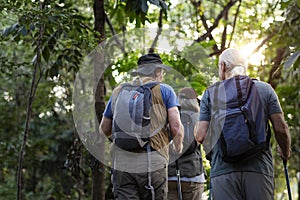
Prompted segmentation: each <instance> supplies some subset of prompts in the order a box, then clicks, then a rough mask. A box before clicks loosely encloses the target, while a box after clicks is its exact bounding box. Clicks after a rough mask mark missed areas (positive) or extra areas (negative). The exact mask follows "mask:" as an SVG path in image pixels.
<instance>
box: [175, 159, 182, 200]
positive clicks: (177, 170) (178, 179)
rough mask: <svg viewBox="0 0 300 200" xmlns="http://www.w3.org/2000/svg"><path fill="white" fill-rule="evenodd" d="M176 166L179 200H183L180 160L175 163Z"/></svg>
mask: <svg viewBox="0 0 300 200" xmlns="http://www.w3.org/2000/svg"><path fill="white" fill-rule="evenodd" d="M175 164H176V176H177V192H178V200H182V192H181V183H180V170H179V166H178V160H176V161H175Z"/></svg>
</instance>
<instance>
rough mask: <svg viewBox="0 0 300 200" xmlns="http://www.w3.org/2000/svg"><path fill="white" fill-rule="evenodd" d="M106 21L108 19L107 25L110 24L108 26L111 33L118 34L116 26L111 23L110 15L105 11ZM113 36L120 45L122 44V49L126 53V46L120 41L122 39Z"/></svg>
mask: <svg viewBox="0 0 300 200" xmlns="http://www.w3.org/2000/svg"><path fill="white" fill-rule="evenodd" d="M105 21H106V23H107V25H108V27H109V29H110V31H111V33H112V34H113V35H116V34H117V33H116V30H115V29H114V27H113V25H112V23H111V21H110V19H109V18H108V16H107V14H106V13H105ZM113 38H114V40H115V41H116V43H117V44H118V46H120V48H121V51H122V52H123V53H124V54H126V50H125V48H124V45H123V44H122V43H121V42H120V40H119V39H118V37H113Z"/></svg>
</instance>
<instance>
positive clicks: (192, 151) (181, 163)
mask: <svg viewBox="0 0 300 200" xmlns="http://www.w3.org/2000/svg"><path fill="white" fill-rule="evenodd" d="M197 96H198V95H197V94H196V91H195V90H194V89H193V88H190V87H186V88H183V89H181V90H180V91H179V93H178V100H179V104H180V113H181V114H180V117H181V122H182V124H183V126H184V140H183V152H184V153H183V155H182V156H180V157H179V158H178V160H177V165H178V166H176V162H173V163H170V164H169V168H168V176H169V177H168V189H169V192H168V199H169V200H174V199H177V197H178V186H177V181H178V178H177V177H176V167H178V170H179V172H180V185H181V192H182V199H183V200H200V199H201V196H202V193H203V191H204V183H205V182H206V180H205V176H204V168H203V164H202V156H201V151H200V145H199V144H197V142H196V140H195V138H194V126H195V124H196V122H197V118H198V113H199V110H200V107H199V102H200V101H199V99H198V98H197Z"/></svg>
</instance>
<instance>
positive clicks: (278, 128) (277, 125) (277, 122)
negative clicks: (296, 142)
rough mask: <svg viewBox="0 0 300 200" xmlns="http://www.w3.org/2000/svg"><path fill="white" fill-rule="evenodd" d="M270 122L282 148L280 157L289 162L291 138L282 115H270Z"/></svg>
mask: <svg viewBox="0 0 300 200" xmlns="http://www.w3.org/2000/svg"><path fill="white" fill-rule="evenodd" d="M270 120H271V123H272V125H273V129H274V132H275V138H276V141H277V143H278V145H279V147H280V151H281V152H280V154H281V155H280V156H281V158H282V159H283V160H285V161H287V160H288V159H289V158H290V157H291V136H290V132H289V129H288V126H287V124H286V122H285V120H284V116H283V114H282V113H274V114H271V115H270Z"/></svg>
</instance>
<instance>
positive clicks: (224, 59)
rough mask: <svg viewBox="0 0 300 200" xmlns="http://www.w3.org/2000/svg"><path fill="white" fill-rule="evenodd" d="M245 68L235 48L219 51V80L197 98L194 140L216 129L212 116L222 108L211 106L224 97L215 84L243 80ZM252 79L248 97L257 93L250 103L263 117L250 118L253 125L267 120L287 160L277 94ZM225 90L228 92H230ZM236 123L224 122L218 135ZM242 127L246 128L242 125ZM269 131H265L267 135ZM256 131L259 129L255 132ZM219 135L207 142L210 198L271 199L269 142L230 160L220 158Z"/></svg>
mask: <svg viewBox="0 0 300 200" xmlns="http://www.w3.org/2000/svg"><path fill="white" fill-rule="evenodd" d="M246 70H247V63H246V59H245V58H243V57H242V55H241V53H240V52H239V51H238V50H236V49H232V48H229V49H226V50H225V51H224V52H223V53H222V54H221V55H220V58H219V78H220V82H218V83H217V84H215V85H213V87H209V88H208V89H207V90H206V91H205V92H204V94H203V96H202V98H201V105H200V115H199V121H198V122H197V124H196V127H195V138H196V140H197V142H199V143H201V144H203V145H204V144H205V143H206V142H208V143H210V142H211V141H210V139H211V138H209V137H210V136H211V135H212V134H213V133H216V129H218V126H216V125H215V123H217V120H214V119H215V117H217V116H219V114H220V111H221V109H224V108H221V107H220V108H219V110H216V109H215V108H216V106H218V105H215V104H214V102H218V101H219V100H220V101H226V97H225V96H224V95H222V94H220V93H219V94H218V93H214V92H212V91H213V90H214V89H215V91H216V88H217V86H218V85H221V86H223V87H225V86H226V83H229V82H230V81H232V80H238V81H239V79H243V80H246V79H247V76H244V75H246ZM249 80H252V79H249ZM253 82H254V86H255V88H252V89H253V90H257V93H256V95H254V96H252V98H255V97H259V98H258V100H260V102H261V104H262V105H256V106H254V107H255V109H257V115H256V116H260V115H261V116H265V117H266V118H265V119H263V118H262V120H256V121H254V123H255V124H256V125H257V126H259V125H260V124H262V125H263V127H264V129H266V127H268V120H270V121H271V124H272V126H273V130H274V132H275V139H276V141H277V143H278V145H279V148H280V156H281V158H282V159H283V160H286V161H287V160H288V159H289V158H290V156H291V149H290V146H291V139H290V133H289V130H288V126H287V124H286V122H285V120H284V115H283V111H282V108H281V106H280V103H279V100H278V97H277V95H276V93H275V91H274V90H273V89H272V87H271V86H270V85H269V84H267V83H264V82H262V81H258V80H253ZM239 83H240V82H239ZM224 85H225V86H224ZM228 91H229V92H230V91H231V93H235V92H236V88H233V87H232V88H231V87H229V89H228ZM250 93H251V91H250ZM226 94H228V95H230V93H226ZM257 103H258V102H257ZM230 106H231V105H230ZM230 106H229V105H226V108H225V109H229V108H230ZM241 110H242V107H241ZM227 120H230V119H227ZM243 121H244V123H247V121H245V119H244V120H243ZM225 123H226V121H225ZM237 123H239V122H238V121H236V122H233V123H232V124H231V125H230V126H227V127H225V126H226V124H225V125H224V127H223V130H221V131H219V132H222V136H224V134H223V132H224V129H225V128H226V129H228V130H229V131H230V129H231V128H233V127H236V126H237V125H238V126H240V125H241V124H242V123H241V124H237ZM238 128H239V127H238ZM226 131H227V130H226ZM245 131H247V130H246V129H245ZM263 131H265V130H263ZM236 132H239V131H234V134H235V133H236ZM266 132H268V131H266ZM269 133H270V132H269ZM269 133H266V134H268V135H269V136H271V135H270V134H269ZM217 134H218V133H217ZM232 134H233V133H232ZM258 134H260V133H259V132H258ZM209 135H210V136H209ZM263 136H266V135H263ZM224 137H225V136H224ZM222 139H224V138H221V139H220V140H218V141H214V142H212V143H210V144H215V145H212V146H211V148H212V149H211V151H210V154H211V155H210V159H211V171H210V178H211V192H212V198H213V199H215V200H231V199H256V200H269V199H274V166H273V161H272V153H271V147H270V145H269V143H267V145H266V148H265V149H263V150H262V151H261V152H260V153H257V154H255V156H254V157H253V156H252V158H249V159H246V160H243V157H239V159H240V160H241V161H238V160H235V161H234V160H231V161H232V162H231V161H230V159H229V160H227V161H224V158H225V157H226V154H225V153H224V152H225V150H224V149H223V147H221V146H220V145H219V144H221V143H222ZM237 139H240V138H237ZM223 142H224V141H223ZM233 142H234V141H233ZM239 143H240V142H239V141H235V143H232V144H231V146H227V148H231V147H235V146H237V145H239ZM204 149H205V145H204ZM206 150H208V149H206ZM206 153H207V152H206ZM227 153H228V152H227ZM235 153H238V152H235ZM249 156H251V155H249ZM223 157H224V158H223ZM242 160H243V161H242Z"/></svg>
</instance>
